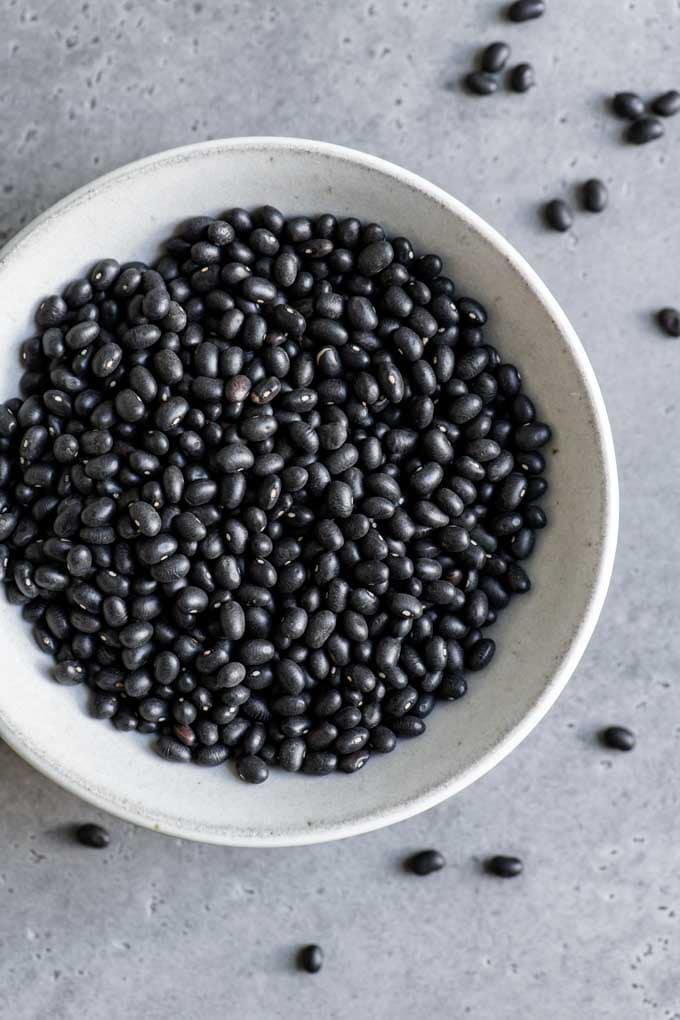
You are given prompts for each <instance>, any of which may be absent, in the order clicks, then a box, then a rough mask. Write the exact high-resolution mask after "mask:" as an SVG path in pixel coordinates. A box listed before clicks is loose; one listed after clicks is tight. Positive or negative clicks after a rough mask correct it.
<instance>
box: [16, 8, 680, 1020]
mask: <svg viewBox="0 0 680 1020" xmlns="http://www.w3.org/2000/svg"><path fill="white" fill-rule="evenodd" d="M548 7H549V13H548V15H547V16H546V17H545V18H544V19H543V20H542V21H540V22H534V23H531V24H528V25H524V26H512V25H508V24H507V23H506V22H503V21H502V20H501V17H500V3H498V2H496V0H484V2H477V3H474V4H473V3H470V2H466V0H430V2H427V0H425V2H423V0H392V2H390V0H375V2H373V3H370V2H367V0H347V2H345V3H342V4H337V5H331V4H328V3H324V2H321V0H316V2H313V0H304V2H303V0H294V2H288V3H283V2H280V3H278V4H276V3H274V4H272V3H267V2H255V0H252V2H251V0H240V2H238V3H235V2H218V0H196V2H180V0H165V2H164V0H147V2H145V3H141V2H140V3H135V2H132V0H128V2H120V0H108V2H106V3H103V2H101V3H100V2H98V0H90V2H82V0H80V2H76V0H32V2H31V3H28V4H27V3H26V2H25V0H0V39H1V40H2V46H3V49H4V51H5V58H4V59H3V63H2V65H1V67H2V74H1V75H0V230H1V231H2V234H3V235H4V236H5V237H9V236H11V234H12V233H13V232H14V231H16V230H17V229H18V228H19V227H20V226H21V225H22V224H23V223H25V222H27V221H28V220H30V219H31V218H32V217H33V216H34V215H35V214H36V213H38V212H40V211H41V210H43V209H45V208H46V207H47V206H49V205H50V204H51V203H52V202H54V201H55V200H56V199H58V198H60V197H61V196H62V195H64V194H66V193H67V192H69V191H71V190H72V189H73V188H75V187H78V186H79V185H81V184H83V183H85V182H87V181H90V180H91V179H92V178H94V177H95V176H97V175H98V174H100V173H102V172H104V171H106V170H109V169H111V168H113V167H116V166H118V165H119V164H121V163H124V162H127V161H128V160H131V159H135V158H137V157H139V156H142V155H145V154H147V153H151V152H153V151H154V150H158V149H164V148H168V147H170V146H173V145H179V144H182V143H185V142H188V141H193V140H198V139H203V138H216V137H220V136H227V135H241V134H289V135H302V136H307V137H312V138H314V137H316V138H323V139H328V140H332V141H336V142H341V143H345V144H349V145H353V146H356V147H357V148H362V149H366V150H368V151H370V152H374V153H377V154H379V155H381V156H385V157H387V158H388V159H392V160H395V161H396V162H398V163H401V164H404V165H405V166H407V167H409V168H411V169H413V170H415V171H418V172H420V173H423V174H424V175H425V176H427V177H429V178H430V179H431V180H433V181H435V182H436V183H438V184H440V185H442V186H443V187H444V188H446V189H448V190H449V191H451V192H452V193H453V194H455V195H457V196H458V197H459V198H461V199H463V200H464V201H465V202H467V203H468V204H470V205H471V206H472V207H473V208H474V209H476V210H477V211H478V212H479V213H481V214H482V215H483V216H485V217H486V218H487V219H489V220H490V222H491V223H493V224H494V225H495V226H496V227H498V228H499V229H500V230H501V231H502V232H503V233H504V234H506V235H507V236H508V237H509V238H510V240H511V241H512V242H514V243H515V244H516V245H517V246H518V247H519V249H520V250H521V251H522V252H523V253H524V254H525V255H526V256H527V257H528V258H529V260H530V261H531V262H532V263H533V265H534V266H535V267H536V269H537V270H538V271H539V272H540V273H541V274H542V276H543V278H544V279H545V280H546V282H547V283H548V285H549V286H550V287H551V288H552V290H553V292H554V293H555V294H556V296H557V297H558V299H559V300H560V301H561V302H562V303H563V305H564V307H565V308H566V310H567V312H568V314H569V315H570V316H571V318H572V321H573V322H574V325H575V326H576V328H577V330H578V331H579V332H580V334H581V336H582V338H583V341H584V343H585V345H586V347H587V349H588V352H589V354H590V356H591V358H592V360H593V363H594V366H595V369H596V371H597V373H598V375H599V378H600V382H601V384H602V387H603V390H604V394H605V398H606V400H607V404H608V408H609V412H610V415H611V418H612V423H613V428H614V433H615V438H616V442H617V451H618V457H619V465H620V471H621V481H622V497H623V511H622V531H621V542H620V549H619V556H618V561H617V566H616V571H615V576H614V580H613V585H612V590H611V594H610V597H609V600H608V603H607V606H606V608H605V611H604V614H603V617H602V621H601V623H600V626H599V628H598V631H597V634H596V637H595V639H594V641H593V642H592V645H591V647H590V649H589V651H588V653H587V655H586V657H585V659H584V661H583V663H582V665H581V667H580V668H579V670H578V672H577V674H576V676H575V677H574V679H573V681H572V683H571V684H570V685H569V688H568V690H567V691H566V693H565V694H564V695H563V696H562V698H561V700H560V702H559V703H558V705H557V707H556V708H555V709H554V710H553V711H552V712H551V714H550V715H549V717H548V718H547V719H546V720H545V722H544V723H543V724H542V725H541V726H540V727H539V729H538V731H537V732H536V733H535V734H534V735H533V736H532V737H531V738H530V739H529V740H527V741H526V743H525V744H524V745H523V746H522V747H521V748H520V749H519V750H517V751H516V752H515V753H514V754H513V755H512V756H511V758H510V759H509V760H507V761H506V762H504V763H503V764H502V765H501V766H499V767H498V768H497V769H496V770H495V771H494V772H493V773H492V774H491V775H489V776H488V777H487V778H485V779H484V780H482V781H481V782H479V783H478V784H477V785H475V786H474V787H473V788H471V789H468V790H467V791H466V792H464V793H463V794H461V795H459V796H458V797H456V798H455V799H454V800H452V801H450V802H449V803H448V804H445V805H443V806H442V807H440V808H438V809H437V810H434V811H431V812H430V813H428V814H426V815H424V816H421V817H420V818H416V819H414V820H412V821H410V822H407V823H404V824H402V825H400V826H398V827H396V828H392V829H389V830H386V831H382V832H378V833H375V834H373V835H370V836H366V837H363V838H358V839H354V840H351V841H348V842H344V843H338V844H334V845H328V846H321V847H317V848H310V849H296V850H283V851H271V852H250V851H247V850H226V849H219V848H214V847H203V846H198V845H193V844H190V843H182V842H180V841H177V840H174V839H166V838H163V837H161V836H157V835H153V834H151V833H150V832H146V831H143V830H141V829H134V828H132V827H130V826H127V825H124V824H122V823H119V822H117V821H115V820H113V819H111V820H109V821H108V822H107V824H110V828H111V831H112V842H111V846H110V848H109V849H108V850H107V851H104V852H97V851H88V850H85V849H82V848H79V847H77V846H74V845H73V844H72V842H71V841H70V840H69V838H68V836H67V834H66V832H67V827H68V826H69V825H70V824H72V823H73V822H80V821H84V820H88V819H91V818H94V817H95V815H96V813H95V812H93V811H92V810H91V809H89V808H88V807H87V806H85V805H83V804H81V803H80V802H78V801H76V800H75V799H73V798H72V797H70V796H68V795H67V794H65V793H62V792H61V791H60V790H59V789H57V787H56V786H53V785H52V784H51V783H49V782H48V781H47V780H45V779H43V778H42V777H41V776H39V775H38V774H37V773H36V772H33V771H32V770H31V769H30V768H29V767H28V766H27V765H25V764H23V762H22V761H20V760H19V759H18V758H17V757H15V756H14V755H13V754H12V753H11V752H10V751H9V750H8V749H7V748H6V747H2V748H1V749H0V1015H2V1016H3V1017H5V1016H6V1017H12V1018H17V1020H28V1018H34V1017H35V1018H40V1020H43V1018H46V1017H50V1018H51V1020H62V1018H69V1020H70V1018H75V1017H78V1018H80V1017H87V1018H88V1020H110V1018H118V1017H125V1018H128V1017H129V1018H132V1017H141V1016H145V1017H146V1018H148V1020H161V1018H163V1020H165V1018H167V1017H168V1016H172V1015H174V1014H175V1013H177V1014H179V1013H181V1014H182V1015H184V1016H186V1017H197V1016H201V1015H224V1016H227V1015H231V1014H232V1013H233V1011H234V1010H237V1011H238V1014H239V1015H240V1016H243V1017H245V1018H248V1020H250V1018H257V1020H259V1018H270V1017H274V1018H276V1017H289V1016H294V1017H297V1018H300V1020H306V1018H312V1017H314V1018H316V1017H319V1016H322V1015H324V1016H329V1017H334V1018H335V1017H337V1018H343V1020H344V1018H345V1017H348V1016H350V1015H354V1014H355V1013H356V1014H360V1015H361V1016H364V1017H367V1018H371V1020H383V1018H410V1017H420V1016H437V1017H439V1016H442V1017H443V1016H446V1017H452V1018H458V1017H466V1016H470V1017H474V1018H476V1020H520V1018H522V1020H524V1018H526V1017H532V1018H533V1017H536V1018H538V1017H546V1016H550V1017H551V1018H552V1020H575V1018H577V1017H578V1018H581V1017H584V1018H586V1017H587V1018H588V1020H591V1018H597V1020H599V1018H609V1017H612V1018H613V1017H617V1018H619V1017H625V1018H636V1020H638V1018H639V1020H647V1018H657V1017H658V1018H660V1020H661V1018H665V1020H666V1018H673V1017H675V1018H678V1017H680V987H679V982H678V967H677V955H678V949H679V939H678V924H679V920H678V916H677V914H678V913H680V911H679V910H678V905H677V900H678V895H679V894H680V858H679V857H678V853H677V844H678V835H679V833H680V823H679V821H678V800H679V797H680V772H679V770H678V744H679V737H680V712H679V709H680V691H679V690H678V687H677V684H676V677H677V672H678V658H679V656H680V642H679V640H678V638H677V637H676V620H677V616H678V610H679V609H680V593H679V591H678V585H677V577H678V567H677V563H678V552H679V551H680V541H679V540H678V538H677V517H678V506H677V504H678V476H679V475H678V469H679V468H680V444H679V443H678V423H677V417H678V407H677V393H678V364H679V359H680V347H679V346H678V344H677V343H674V342H672V341H670V340H668V339H666V338H664V337H663V336H662V335H660V334H659V332H658V331H657V329H656V327H655V325H654V323H653V321H652V319H651V313H652V311H653V310H654V309H656V308H658V307H659V306H661V305H663V304H673V303H674V304H680V273H679V271H678V269H679V265H680V241H679V239H678V238H679V230H678V227H679V225H680V178H679V177H678V173H677V157H678V153H679V152H680V117H678V118H677V120H676V122H669V123H668V124H667V128H668V130H667V134H666V137H665V139H663V140H662V141H660V142H655V143H654V144H652V145H650V146H648V147H645V148H641V149H637V148H634V147H632V146H622V145H621V144H620V140H619V139H620V134H621V125H620V123H618V122H617V121H616V120H615V119H614V118H613V117H611V116H610V115H609V114H608V113H607V111H606V105H605V97H606V96H607V95H608V94H610V93H612V92H614V91H616V90H618V89H620V88H628V87H632V88H637V89H640V90H641V91H643V92H644V93H645V94H653V93H654V92H655V91H656V92H658V91H661V90H663V89H666V88H670V87H672V86H676V87H678V80H677V77H676V78H675V79H674V80H670V76H672V75H676V76H677V75H678V74H680V66H679V64H678V56H677V54H678V48H679V46H680V3H678V2H677V0H637V2H625V3H622V2H621V0H598V2H597V3H593V2H592V0H569V3H562V4H560V3H558V2H556V0H548ZM498 37H501V38H506V39H507V40H508V41H510V42H511V44H512V46H513V50H514V56H515V58H516V59H517V60H520V59H528V60H530V61H532V62H533V63H534V64H535V66H536V71H537V77H538V80H539V86H538V88H536V89H535V90H534V91H532V92H531V93H530V94H529V95H526V96H517V95H514V94H512V93H509V92H506V91H503V92H502V93H501V94H499V95H497V96H496V97H491V98H488V99H475V98H470V97H467V96H465V95H463V94H462V93H461V91H460V89H459V88H458V87H457V82H458V79H459V77H460V75H461V73H462V72H463V71H464V70H466V69H467V67H468V66H469V64H470V62H471V60H472V57H473V55H474V53H475V51H476V49H477V48H478V47H479V45H480V44H482V43H486V42H490V41H492V40H493V39H494V38H498ZM593 173H595V174H598V175H600V176H602V177H603V178H605V179H606V181H607V183H608V184H609V187H610V193H611V206H610V208H609V210H608V211H607V212H606V214H604V215H603V216H601V217H594V216H589V215H587V214H581V215H580V216H579V217H578V218H577V220H576V224H575V227H574V229H573V230H572V231H571V233H570V234H569V235H568V236H562V235H557V234H554V233H550V232H547V231H546V230H545V229H544V228H543V227H542V225H541V222H540V219H539V217H538V215H537V206H538V204H539V203H540V202H542V201H543V200H545V199H546V198H548V197H552V196H553V195H558V194H564V195H569V196H571V195H573V192H574V187H575V185H576V184H577V183H578V182H579V181H582V180H583V179H585V178H586V177H588V176H590V175H591V174H593ZM263 198H266V196H263ZM236 199H237V196H234V201H235V200H236ZM169 216H171V211H170V212H169ZM3 339H5V341H8V340H11V341H12V342H14V339H15V338H3ZM611 722H623V723H628V724H630V725H632V726H633V727H634V728H635V730H636V731H637V732H638V735H639V746H638V749H637V750H636V751H635V753H634V754H632V755H628V756H623V755H619V756H618V757H617V756H615V755H613V754H607V753H605V752H603V751H602V750H601V749H600V748H599V747H598V745H597V743H596V742H595V740H594V733H595V732H596V730H597V729H598V727H600V726H601V725H602V724H607V723H611ZM429 845H434V846H439V847H441V848H443V849H445V850H446V852H447V855H448V858H449V861H450V866H449V868H448V869H447V870H446V871H445V872H442V873H440V874H438V875H436V876H433V877H432V878H430V879H427V880H418V879H415V878H412V877H410V876H408V875H405V874H403V873H402V872H401V871H400V860H401V859H402V857H403V856H404V854H406V853H407V852H410V851H412V850H415V849H419V848H421V847H423V846H429ZM497 851H509V852H517V853H519V854H521V855H522V856H523V857H524V858H525V860H526V871H525V874H524V876H523V877H522V878H521V879H518V880H517V881H514V882H508V883H503V882H499V881H497V880H492V879H490V878H488V877H486V876H484V875H483V874H482V873H481V870H480V860H481V859H482V858H483V857H484V856H485V855H486V854H488V853H490V852H497ZM310 940H318V941H320V942H321V943H322V944H323V945H324V947H325V949H326V956H327V962H326V967H325V969H324V971H323V972H322V973H321V974H320V975H319V976H317V977H309V976H307V975H304V974H299V973H296V972H295V970H294V969H293V967H292V954H293V953H294V950H295V948H296V946H297V945H298V944H299V943H304V942H307V941H310Z"/></svg>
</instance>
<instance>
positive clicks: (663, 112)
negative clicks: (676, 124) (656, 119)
mask: <svg viewBox="0 0 680 1020" xmlns="http://www.w3.org/2000/svg"><path fill="white" fill-rule="evenodd" d="M652 111H653V112H654V113H658V114H659V116H660V117H673V116H675V114H676V113H679V112H680V92H678V91H677V89H670V91H669V92H663V93H662V94H661V95H660V96H657V97H656V99H655V100H654V101H653V103H652Z"/></svg>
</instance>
